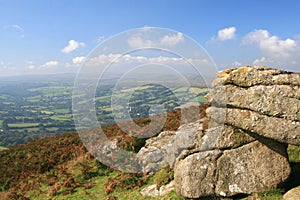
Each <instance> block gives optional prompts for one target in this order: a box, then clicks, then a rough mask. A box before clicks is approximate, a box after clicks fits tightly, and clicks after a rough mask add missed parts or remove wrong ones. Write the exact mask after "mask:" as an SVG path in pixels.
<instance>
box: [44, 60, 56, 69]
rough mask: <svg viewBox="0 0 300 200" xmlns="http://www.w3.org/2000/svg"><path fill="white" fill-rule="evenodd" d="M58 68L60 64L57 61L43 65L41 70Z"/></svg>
mask: <svg viewBox="0 0 300 200" xmlns="http://www.w3.org/2000/svg"><path fill="white" fill-rule="evenodd" d="M56 66H58V62H57V61H55V60H52V61H48V62H46V63H45V64H43V65H41V68H51V67H56Z"/></svg>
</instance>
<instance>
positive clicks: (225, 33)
mask: <svg viewBox="0 0 300 200" xmlns="http://www.w3.org/2000/svg"><path fill="white" fill-rule="evenodd" d="M235 32H236V28H235V27H229V28H224V29H222V30H219V31H218V38H217V39H218V40H220V41H225V40H231V39H234V38H235Z"/></svg>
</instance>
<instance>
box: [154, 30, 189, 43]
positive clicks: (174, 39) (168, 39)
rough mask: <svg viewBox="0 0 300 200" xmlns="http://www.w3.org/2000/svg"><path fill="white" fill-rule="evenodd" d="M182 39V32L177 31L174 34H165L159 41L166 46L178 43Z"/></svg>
mask: <svg viewBox="0 0 300 200" xmlns="http://www.w3.org/2000/svg"><path fill="white" fill-rule="evenodd" d="M182 41H184V36H183V34H182V33H180V32H179V33H177V34H176V35H165V36H164V37H163V38H162V39H161V40H160V43H161V44H162V45H167V46H174V45H176V44H178V43H179V42H182Z"/></svg>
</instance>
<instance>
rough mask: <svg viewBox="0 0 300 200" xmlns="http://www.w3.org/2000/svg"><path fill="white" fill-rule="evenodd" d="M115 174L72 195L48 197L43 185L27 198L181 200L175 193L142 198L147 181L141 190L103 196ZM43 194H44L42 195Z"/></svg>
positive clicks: (149, 183) (96, 180)
mask: <svg viewBox="0 0 300 200" xmlns="http://www.w3.org/2000/svg"><path fill="white" fill-rule="evenodd" d="M116 174H117V172H112V173H110V174H109V175H108V176H99V177H95V178H92V179H91V180H90V181H91V183H93V185H94V186H93V187H92V188H90V189H86V190H84V189H83V188H81V187H80V188H77V189H76V190H75V192H74V193H72V194H69V195H64V194H58V195H55V196H52V197H50V196H49V188H48V186H46V185H44V186H43V187H42V188H41V190H42V191H43V192H42V194H37V193H36V191H32V192H29V193H28V195H27V197H29V198H30V199H34V200H43V199H47V198H51V199H53V200H54V199H55V200H64V199H72V200H81V199H83V200H90V199H97V200H107V199H108V197H115V198H116V199H118V200H128V199H134V200H170V199H172V200H183V199H182V198H180V197H179V196H178V195H177V194H176V192H175V191H171V192H170V193H168V194H167V195H165V196H163V197H159V198H151V197H144V196H142V195H141V194H140V191H141V190H142V189H143V188H145V187H148V186H150V185H151V184H152V181H149V182H148V183H147V184H145V185H143V186H142V187H141V188H138V189H134V190H124V189H116V190H115V191H113V192H112V193H110V194H105V192H104V191H105V183H106V182H107V180H108V179H109V178H114V177H115V176H116ZM43 193H44V194H43Z"/></svg>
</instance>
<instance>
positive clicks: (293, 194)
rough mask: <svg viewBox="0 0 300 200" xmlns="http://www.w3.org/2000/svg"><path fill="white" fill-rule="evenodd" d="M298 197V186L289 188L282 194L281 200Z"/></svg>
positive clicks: (291, 199) (299, 187) (290, 199)
mask: <svg viewBox="0 0 300 200" xmlns="http://www.w3.org/2000/svg"><path fill="white" fill-rule="evenodd" d="M297 199H300V186H298V187H296V188H293V189H291V190H289V191H288V192H287V193H285V194H284V195H283V200H297Z"/></svg>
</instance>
